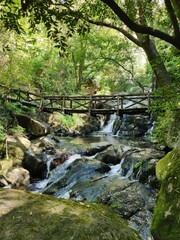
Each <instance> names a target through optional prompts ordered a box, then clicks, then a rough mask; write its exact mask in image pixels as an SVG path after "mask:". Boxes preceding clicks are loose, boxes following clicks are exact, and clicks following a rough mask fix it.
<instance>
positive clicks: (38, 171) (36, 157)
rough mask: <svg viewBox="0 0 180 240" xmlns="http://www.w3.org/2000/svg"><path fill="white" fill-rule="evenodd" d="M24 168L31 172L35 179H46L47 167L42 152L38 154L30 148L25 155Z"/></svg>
mask: <svg viewBox="0 0 180 240" xmlns="http://www.w3.org/2000/svg"><path fill="white" fill-rule="evenodd" d="M22 166H23V167H24V168H25V169H27V170H28V171H29V172H30V175H31V177H33V178H40V179H43V178H44V177H45V174H46V171H47V166H46V162H45V161H44V159H43V156H42V151H40V152H39V154H36V153H35V152H33V151H32V149H31V148H29V149H28V151H26V153H25V156H24V159H23V161H22Z"/></svg>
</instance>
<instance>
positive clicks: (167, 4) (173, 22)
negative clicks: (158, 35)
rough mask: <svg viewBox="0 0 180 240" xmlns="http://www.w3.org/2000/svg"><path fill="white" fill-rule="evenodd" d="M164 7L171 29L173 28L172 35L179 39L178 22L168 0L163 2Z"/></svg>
mask: <svg viewBox="0 0 180 240" xmlns="http://www.w3.org/2000/svg"><path fill="white" fill-rule="evenodd" d="M164 2H165V5H166V9H167V11H168V13H169V17H170V19H171V22H172V25H173V28H174V34H175V35H176V36H177V37H179V38H180V29H179V24H178V20H177V18H176V15H175V12H174V9H173V7H172V4H171V1H170V0H164Z"/></svg>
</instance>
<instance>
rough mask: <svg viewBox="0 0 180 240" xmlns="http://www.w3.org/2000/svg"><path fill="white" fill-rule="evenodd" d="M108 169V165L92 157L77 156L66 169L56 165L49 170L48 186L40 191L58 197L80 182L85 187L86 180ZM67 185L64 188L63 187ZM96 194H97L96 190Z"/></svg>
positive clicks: (96, 176) (98, 176)
mask: <svg viewBox="0 0 180 240" xmlns="http://www.w3.org/2000/svg"><path fill="white" fill-rule="evenodd" d="M109 170H110V167H109V166H108V165H106V164H104V163H102V162H100V161H97V160H94V159H92V160H91V159H86V158H81V157H79V158H77V159H76V160H75V161H74V162H73V164H72V165H69V166H68V171H66V169H64V168H63V166H62V167H61V166H57V168H56V169H55V170H54V171H52V172H51V176H52V178H51V177H50V178H49V183H48V186H47V187H46V188H45V189H44V190H43V191H42V192H43V193H46V194H51V195H54V196H57V197H60V196H61V195H62V194H63V192H64V190H66V191H68V188H69V189H71V192H73V191H75V190H73V189H74V188H76V187H77V185H78V187H77V188H79V186H80V185H81V184H82V185H83V189H85V188H86V187H87V186H86V183H87V182H88V181H94V180H95V179H97V178H101V177H102V176H103V175H102V174H104V173H106V172H108V171H109ZM64 187H67V188H66V189H63V188H64ZM97 194H99V193H98V192H97Z"/></svg>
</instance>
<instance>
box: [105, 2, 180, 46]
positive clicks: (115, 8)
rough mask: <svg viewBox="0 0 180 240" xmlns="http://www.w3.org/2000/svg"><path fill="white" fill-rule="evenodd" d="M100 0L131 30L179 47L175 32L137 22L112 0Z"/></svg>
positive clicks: (179, 41)
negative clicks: (163, 30) (172, 33)
mask: <svg viewBox="0 0 180 240" xmlns="http://www.w3.org/2000/svg"><path fill="white" fill-rule="evenodd" d="M101 1H102V2H103V3H105V4H106V5H107V6H108V7H109V8H110V9H111V10H112V11H113V12H114V13H115V14H116V15H117V16H118V17H119V19H120V20H121V21H122V22H123V23H124V24H125V25H126V26H127V27H128V28H130V29H131V30H132V31H134V32H136V33H144V34H149V35H152V36H154V37H158V38H160V39H162V40H164V41H166V42H169V43H170V44H172V45H174V46H175V47H176V48H178V49H180V39H179V37H178V36H177V34H176V35H175V36H171V35H169V34H167V33H164V32H162V31H160V30H158V29H155V28H152V27H148V26H143V25H140V24H137V23H135V22H134V21H133V20H131V19H130V18H129V17H128V16H127V14H126V13H125V12H124V11H123V10H122V9H121V8H120V7H119V5H118V4H117V3H116V2H115V1H114V0H101Z"/></svg>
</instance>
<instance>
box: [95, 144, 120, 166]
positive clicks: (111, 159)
mask: <svg viewBox="0 0 180 240" xmlns="http://www.w3.org/2000/svg"><path fill="white" fill-rule="evenodd" d="M96 159H97V160H99V161H101V162H104V163H107V164H114V165H115V164H118V163H119V162H120V160H121V159H120V158H119V157H118V153H117V150H116V149H115V148H114V147H113V146H110V147H108V148H107V149H106V150H105V151H103V152H100V153H98V154H97V155H96Z"/></svg>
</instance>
